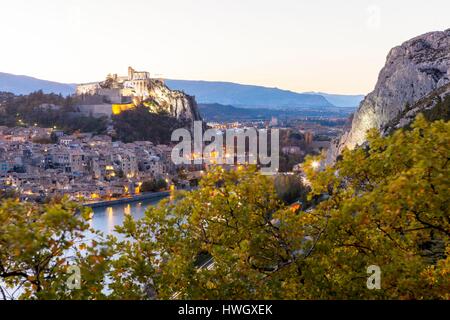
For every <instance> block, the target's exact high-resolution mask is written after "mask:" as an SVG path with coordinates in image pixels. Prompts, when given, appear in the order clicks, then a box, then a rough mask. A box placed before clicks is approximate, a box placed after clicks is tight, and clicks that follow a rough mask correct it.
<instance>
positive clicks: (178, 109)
mask: <svg viewBox="0 0 450 320" xmlns="http://www.w3.org/2000/svg"><path fill="white" fill-rule="evenodd" d="M149 96H150V98H151V99H152V100H153V101H155V102H156V103H157V104H158V105H159V106H161V107H162V108H163V109H165V110H166V111H167V112H169V113H170V114H171V115H172V116H173V117H175V118H177V119H189V120H193V121H199V120H201V116H200V113H199V111H198V106H197V102H196V101H195V98H194V97H193V96H190V95H187V94H185V93H184V92H182V91H178V90H170V89H169V88H168V87H167V86H166V85H165V84H164V83H163V82H162V81H159V80H152V81H151V85H150V86H149Z"/></svg>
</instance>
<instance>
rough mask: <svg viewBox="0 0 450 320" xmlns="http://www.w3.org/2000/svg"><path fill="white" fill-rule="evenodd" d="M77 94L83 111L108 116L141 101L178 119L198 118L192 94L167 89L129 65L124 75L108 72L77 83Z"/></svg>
mask: <svg viewBox="0 0 450 320" xmlns="http://www.w3.org/2000/svg"><path fill="white" fill-rule="evenodd" d="M76 96H77V98H78V99H79V101H80V103H79V106H78V108H79V109H80V110H83V111H82V112H86V113H88V112H90V111H95V110H99V111H97V113H99V114H104V115H107V116H110V115H112V114H116V115H117V114H119V113H121V112H123V111H126V110H130V109H133V108H135V107H137V106H140V105H144V106H147V107H149V108H150V109H152V110H153V111H155V112H161V111H166V112H167V113H169V114H170V115H171V116H173V117H175V118H177V119H180V120H192V121H197V120H201V117H200V113H199V111H198V107H197V103H196V101H195V98H194V97H193V96H189V95H187V94H185V93H184V92H182V91H177V90H170V89H169V88H168V87H167V86H166V85H165V83H164V81H163V80H161V79H157V78H151V77H150V73H149V72H147V71H136V70H134V69H133V68H132V67H129V68H128V75H126V76H118V75H117V74H109V75H108V76H107V77H106V80H105V81H102V82H92V83H85V84H79V85H77V88H76ZM94 109H95V110H94ZM94 113H95V112H94Z"/></svg>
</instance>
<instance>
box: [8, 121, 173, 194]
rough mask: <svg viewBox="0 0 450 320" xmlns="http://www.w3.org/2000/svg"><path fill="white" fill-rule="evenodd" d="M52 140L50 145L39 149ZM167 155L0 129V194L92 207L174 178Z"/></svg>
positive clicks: (149, 148) (80, 137)
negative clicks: (69, 201) (86, 203)
mask: <svg viewBox="0 0 450 320" xmlns="http://www.w3.org/2000/svg"><path fill="white" fill-rule="evenodd" d="M51 139H54V142H55V143H41V141H49V140H51ZM170 151H171V149H170V148H169V146H167V145H153V143H152V142H149V141H140V142H133V143H123V142H119V141H116V142H113V141H112V139H111V137H109V136H106V135H93V134H91V133H77V134H72V135H65V134H64V133H63V132H62V131H59V130H55V129H53V128H39V127H31V128H27V127H25V128H23V127H15V128H7V127H0V189H2V190H4V191H6V192H8V191H10V192H17V193H18V195H19V196H20V198H21V199H22V200H39V199H45V198H51V197H55V196H64V195H67V196H68V197H69V198H70V199H74V200H75V199H76V200H84V201H89V200H90V201H94V200H98V199H111V198H117V197H122V196H125V195H133V194H139V193H140V187H141V186H142V184H143V183H144V182H145V181H154V180H157V179H164V180H165V181H166V182H169V177H170V176H171V174H173V173H174V167H173V166H171V162H170V161H168V157H169V156H170Z"/></svg>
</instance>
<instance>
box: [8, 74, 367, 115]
mask: <svg viewBox="0 0 450 320" xmlns="http://www.w3.org/2000/svg"><path fill="white" fill-rule="evenodd" d="M165 82H166V85H167V86H168V87H169V88H171V89H174V90H181V91H184V92H186V93H187V94H189V95H193V96H195V98H196V100H197V102H198V103H201V104H214V103H218V104H222V105H233V106H235V107H240V108H266V109H283V110H287V109H289V110H298V109H304V108H311V107H314V108H317V107H318V108H330V107H331V108H332V107H335V106H337V107H353V108H356V107H357V106H358V105H359V102H360V101H361V100H362V99H363V98H364V96H360V95H351V96H348V95H337V94H327V93H315V92H311V93H297V92H293V91H288V90H282V89H278V88H267V87H261V86H254V85H243V84H238V83H232V82H215V81H197V80H192V81H191V80H169V79H168V80H165ZM75 88H76V84H67V83H59V82H53V81H47V80H41V79H37V78H33V77H29V76H23V75H14V74H9V73H2V72H0V91H6V92H12V93H14V94H29V93H31V92H34V91H37V90H42V91H44V92H45V93H61V94H62V95H70V94H73V93H74V92H75Z"/></svg>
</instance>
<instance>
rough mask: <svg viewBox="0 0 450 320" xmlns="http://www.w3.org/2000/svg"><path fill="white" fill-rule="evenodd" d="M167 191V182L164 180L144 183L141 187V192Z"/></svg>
mask: <svg viewBox="0 0 450 320" xmlns="http://www.w3.org/2000/svg"><path fill="white" fill-rule="evenodd" d="M166 189H167V182H166V180H164V179H157V180H148V181H144V182H143V183H142V186H141V192H158V191H161V190H166Z"/></svg>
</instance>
